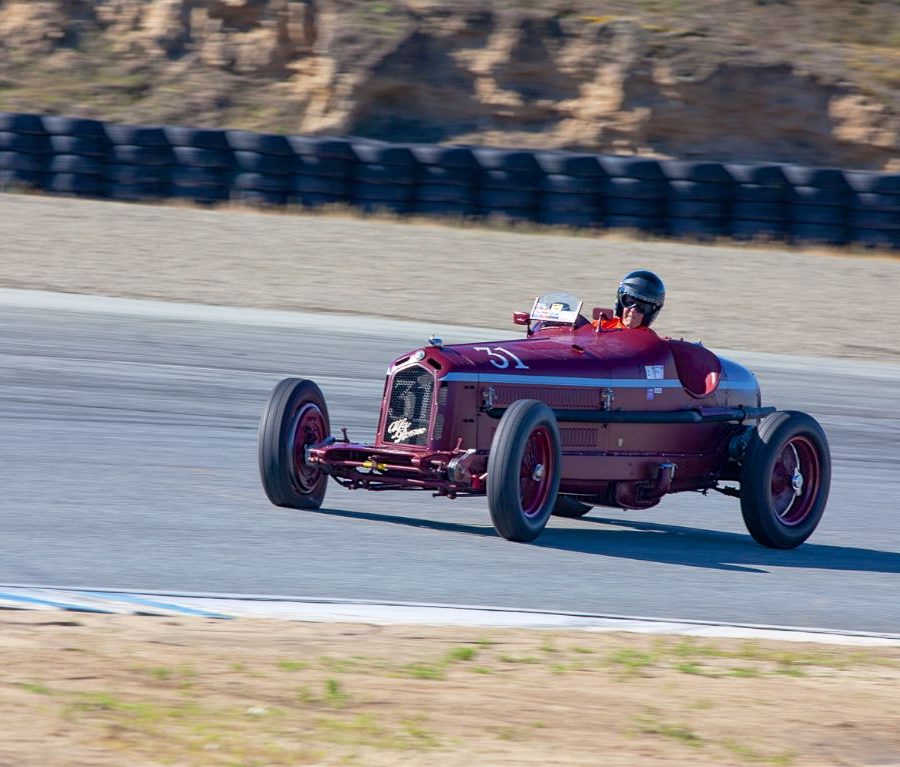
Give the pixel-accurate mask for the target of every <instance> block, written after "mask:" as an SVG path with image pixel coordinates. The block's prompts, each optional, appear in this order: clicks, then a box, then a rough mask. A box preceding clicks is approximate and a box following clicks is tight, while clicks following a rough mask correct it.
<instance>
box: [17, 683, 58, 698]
mask: <svg viewBox="0 0 900 767" xmlns="http://www.w3.org/2000/svg"><path fill="white" fill-rule="evenodd" d="M16 686H17V687H21V688H22V689H23V690H28V692H33V693H34V694H35V695H53V694H54V692H53V690H51V689H50V688H49V687H47V685H45V684H43V683H41V682H19V683H18V684H17V685H16Z"/></svg>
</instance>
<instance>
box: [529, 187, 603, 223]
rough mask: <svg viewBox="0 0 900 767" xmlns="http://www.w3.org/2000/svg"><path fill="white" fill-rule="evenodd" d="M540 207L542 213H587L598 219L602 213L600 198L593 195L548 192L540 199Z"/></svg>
mask: <svg viewBox="0 0 900 767" xmlns="http://www.w3.org/2000/svg"><path fill="white" fill-rule="evenodd" d="M538 207H539V208H540V209H541V210H542V211H554V212H557V213H587V214H589V215H592V216H594V218H597V217H598V213H599V211H600V197H599V196H597V195H593V194H563V193H561V192H546V193H544V194H542V195H541V196H540V198H539V199H538Z"/></svg>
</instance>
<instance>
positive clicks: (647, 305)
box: [620, 293, 656, 314]
mask: <svg viewBox="0 0 900 767" xmlns="http://www.w3.org/2000/svg"><path fill="white" fill-rule="evenodd" d="M620 300H621V301H622V306H623V307H624V308H626V309H631V308H632V307H634V308H635V309H637V310H638V311H639V312H640V313H641V314H650V312H652V311H653V310H654V309H655V308H656V304H654V303H653V302H651V301H644V300H643V299H641V298H635V297H634V296H631V295H629V294H628V293H623V294H622V298H621V299H620Z"/></svg>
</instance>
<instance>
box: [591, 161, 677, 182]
mask: <svg viewBox="0 0 900 767" xmlns="http://www.w3.org/2000/svg"><path fill="white" fill-rule="evenodd" d="M600 167H601V168H603V171H604V172H605V173H606V175H607V176H618V177H622V178H627V179H631V180H635V179H640V180H645V181H662V180H663V178H664V176H663V172H662V167H661V166H660V164H659V160H652V159H650V158H648V157H615V156H612V155H601V156H600Z"/></svg>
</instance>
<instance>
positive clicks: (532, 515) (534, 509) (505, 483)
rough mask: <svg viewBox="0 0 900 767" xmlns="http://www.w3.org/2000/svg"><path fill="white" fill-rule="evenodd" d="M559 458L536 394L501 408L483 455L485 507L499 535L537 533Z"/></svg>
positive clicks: (555, 436) (519, 537) (552, 426)
mask: <svg viewBox="0 0 900 767" xmlns="http://www.w3.org/2000/svg"><path fill="white" fill-rule="evenodd" d="M561 463H562V451H561V448H560V439H559V425H558V424H557V422H556V416H554V415H553V411H552V410H550V408H548V407H547V406H546V405H545V404H544V403H542V402H539V401H537V400H518V401H517V402H514V403H513V404H512V405H511V406H510V407H509V408H507V410H506V412H505V413H504V414H503V417H502V418H501V419H500V424H499V425H498V426H497V431H496V432H495V434H494V439H493V442H492V443H491V452H490V455H489V456H488V478H487V498H488V508H489V509H490V512H491V521H492V522H493V523H494V528H495V529H496V530H497V532H498V533H499V534H500V535H502V536H503V537H504V538H506V539H507V540H510V541H533V540H534V539H535V538H537V537H538V535H540V534H541V531H542V530H543V529H544V527H545V526H546V524H547V520H548V519H549V518H550V514H551V513H552V512H553V509H554V507H555V504H556V497H557V492H558V490H559V478H560V465H561Z"/></svg>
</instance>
